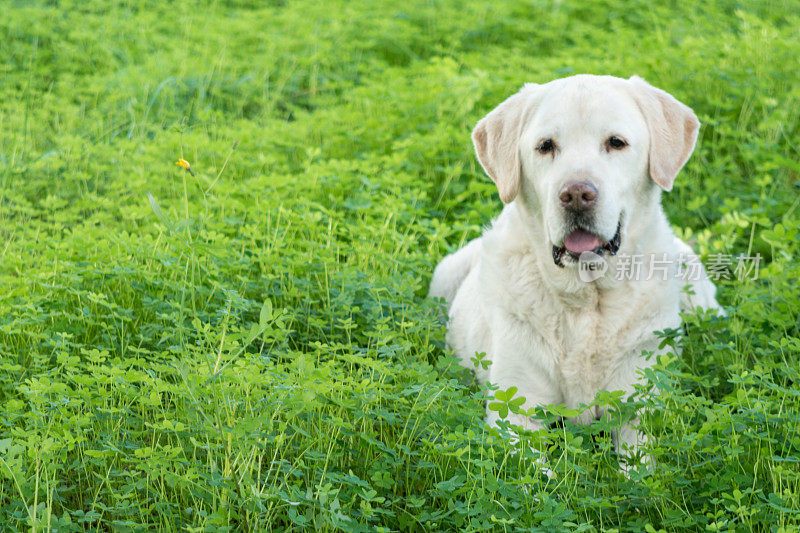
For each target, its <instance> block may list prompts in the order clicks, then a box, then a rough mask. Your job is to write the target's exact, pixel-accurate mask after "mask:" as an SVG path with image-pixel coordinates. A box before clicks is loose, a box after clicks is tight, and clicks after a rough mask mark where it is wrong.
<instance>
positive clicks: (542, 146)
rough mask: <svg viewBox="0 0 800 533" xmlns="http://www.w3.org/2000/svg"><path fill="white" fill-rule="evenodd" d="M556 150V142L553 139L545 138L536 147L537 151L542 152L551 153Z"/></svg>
mask: <svg viewBox="0 0 800 533" xmlns="http://www.w3.org/2000/svg"><path fill="white" fill-rule="evenodd" d="M555 150H556V143H554V142H553V139H545V140H543V141H542V142H540V143H539V146H537V147H536V151H537V152H539V153H540V154H549V153H552V152H555Z"/></svg>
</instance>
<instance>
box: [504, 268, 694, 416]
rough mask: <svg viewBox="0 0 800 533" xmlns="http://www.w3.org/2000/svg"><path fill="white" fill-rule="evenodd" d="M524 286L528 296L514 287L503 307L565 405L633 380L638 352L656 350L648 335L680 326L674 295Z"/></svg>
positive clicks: (642, 289)
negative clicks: (518, 323)
mask: <svg viewBox="0 0 800 533" xmlns="http://www.w3.org/2000/svg"><path fill="white" fill-rule="evenodd" d="M510 279H511V278H506V280H507V281H510ZM527 283H528V287H527V289H528V290H519V287H514V288H513V289H512V290H513V291H514V294H515V295H516V298H513V299H508V300H506V302H507V303H509V304H510V306H511V307H510V309H511V310H512V312H513V314H515V315H516V316H517V319H519V320H522V321H523V322H524V323H525V324H526V327H527V328H529V331H530V333H531V337H532V338H533V339H534V340H535V342H533V343H532V345H531V350H532V351H533V350H535V351H536V353H531V354H530V356H531V357H532V358H536V359H539V360H544V361H546V363H547V364H546V366H547V367H548V368H550V369H551V372H552V375H551V377H552V379H553V380H554V381H555V382H557V383H558V384H559V385H560V389H561V391H562V394H563V395H564V398H565V401H566V403H568V404H574V405H577V404H578V403H589V402H591V400H592V399H593V398H594V395H595V393H596V392H597V391H598V390H601V389H605V390H616V389H617V388H618V385H619V383H620V379H618V378H619V377H620V374H624V375H625V376H624V377H625V379H623V380H622V381H623V382H625V381H629V380H630V379H631V378H635V371H633V370H631V367H639V366H641V365H642V364H643V363H644V362H645V361H644V359H643V358H642V357H641V354H642V351H643V350H648V351H650V350H655V349H656V348H657V346H658V339H657V337H656V335H655V334H654V333H653V332H654V331H656V330H662V329H664V328H667V327H676V326H677V325H678V324H679V322H680V317H679V313H678V293H677V291H665V290H663V287H661V288H660V290H656V289H655V288H653V287H650V286H648V285H647V284H640V285H632V286H629V287H626V288H624V289H623V290H619V291H611V292H602V291H599V290H597V289H596V288H594V287H592V286H587V287H586V288H585V289H584V290H581V291H577V292H575V293H572V294H570V295H559V294H557V293H554V292H553V291H550V290H548V288H547V287H546V286H545V284H544V283H542V282H541V281H540V280H539V281H537V280H533V279H528V281H527ZM509 285H511V286H513V285H514V283H513V282H512V283H510V284H509ZM673 292H674V293H675V294H672V293H673Z"/></svg>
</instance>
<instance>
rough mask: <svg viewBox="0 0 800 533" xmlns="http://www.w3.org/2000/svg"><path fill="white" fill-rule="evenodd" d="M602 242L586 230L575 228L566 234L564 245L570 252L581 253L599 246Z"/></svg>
mask: <svg viewBox="0 0 800 533" xmlns="http://www.w3.org/2000/svg"><path fill="white" fill-rule="evenodd" d="M601 244H602V243H601V242H600V238H599V237H598V236H597V235H592V234H591V233H589V232H588V231H583V230H582V229H577V230H575V231H573V232H572V233H570V234H569V235H567V239H566V240H565V241H564V247H565V248H566V249H567V250H569V251H570V252H572V253H575V254H582V253H583V252H589V251H591V250H594V249H595V248H597V247H599V246H600V245H601Z"/></svg>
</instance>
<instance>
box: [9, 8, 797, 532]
mask: <svg viewBox="0 0 800 533" xmlns="http://www.w3.org/2000/svg"><path fill="white" fill-rule="evenodd" d="M2 11H3V15H2V16H0V400H1V401H0V525H2V529H4V530H40V529H50V528H52V529H53V530H58V531H72V530H75V531H84V530H88V529H91V530H102V531H106V530H144V529H160V530H186V531H190V530H191V531H195V530H207V531H229V530H261V529H267V528H274V529H281V530H290V529H295V530H309V529H314V530H320V531H325V530H347V531H372V530H378V529H383V530H415V531H436V530H452V529H455V528H461V529H468V530H493V531H495V530H505V531H517V530H542V531H558V530H564V531H566V530H570V531H571V530H579V531H600V530H613V529H617V530H620V531H622V530H625V531H641V530H645V529H646V530H647V531H657V530H660V529H662V528H663V529H665V530H679V529H694V530H707V531H775V532H777V531H796V530H797V527H798V524H800V431H798V428H799V427H800V392H798V391H799V390H800V389H799V388H798V387H799V386H800V361H798V356H799V355H800V322H799V321H798V315H799V314H800V301H799V300H798V296H797V286H798V278H799V277H800V267H799V266H798V263H797V257H798V254H799V253H800V248H798V235H797V230H798V223H800V212H798V209H797V205H798V203H800V195H798V193H800V178H799V177H798V172H799V171H800V164H798V162H797V161H798V149H799V147H800V130H799V129H798V123H799V122H800V83H798V77H797V57H798V55H800V41H798V40H797V28H798V26H799V25H800V17H799V16H798V14H799V13H800V4H798V3H797V2H796V1H787V2H774V3H766V2H765V3H746V2H734V1H727V0H725V1H723V0H710V1H709V2H697V3H694V4H687V3H682V2H665V3H658V4H657V5H656V4H652V3H650V2H645V1H644V0H632V1H628V2H624V3H623V2H612V1H608V0H600V1H597V2H581V1H577V0H564V1H551V0H537V1H535V2H530V1H526V2H516V1H514V2H502V3H501V2H491V3H490V2H469V3H466V4H465V3H463V2H461V1H458V0H435V1H429V2H419V1H416V0H407V1H405V2H391V3H390V2H367V1H365V0H351V1H347V2H344V1H337V2H333V1H331V2H325V5H322V4H321V3H312V2H307V3H304V2H298V3H294V2H281V1H273V2H258V1H245V0H242V1H234V0H227V1H225V0H220V1H217V2H209V3H196V4H193V3H189V2H176V3H172V2H154V1H153V2H134V1H129V2H128V1H117V2H111V1H100V0H93V1H85V2H82V1H78V0H74V1H69V0H65V1H49V2H48V1H43V0H42V1H30V2H28V1H21V0H17V1H10V2H6V3H5V5H4V6H3V10H2ZM580 72H590V73H603V74H613V75H619V76H625V77H627V76H630V75H632V74H639V75H641V76H643V77H645V78H646V79H647V80H648V81H650V82H651V83H653V84H655V85H656V86H658V87H661V88H663V89H665V90H667V91H669V92H671V93H673V94H674V95H676V96H677V97H678V98H679V99H681V100H682V101H684V102H686V103H687V104H689V105H690V106H691V107H693V108H694V109H695V110H696V112H697V114H698V116H699V117H700V119H701V121H702V122H703V127H702V129H701V133H700V141H699V146H698V149H697V151H696V152H695V154H694V156H693V157H692V159H691V160H690V162H689V164H688V166H687V167H686V169H685V170H684V171H683V172H682V173H681V175H680V176H679V177H678V180H677V184H676V187H675V190H674V191H673V192H672V193H670V194H668V195H665V198H664V203H665V207H666V209H667V211H668V213H669V215H670V217H671V221H672V223H673V224H674V226H675V227H676V229H677V230H678V231H679V232H680V233H681V235H683V236H685V237H687V238H692V239H693V240H694V242H695V247H696V249H698V250H699V251H701V252H702V254H703V256H704V257H706V258H708V257H709V256H711V255H712V254H716V253H733V254H739V253H749V254H750V255H754V254H755V253H760V254H761V255H762V256H763V258H764V261H763V263H762V265H761V269H760V272H759V279H758V280H757V281H743V282H740V281H737V280H735V279H732V280H722V281H720V282H719V283H718V284H719V285H720V292H719V298H720V300H721V302H722V303H723V304H724V305H725V306H726V308H727V310H728V314H729V318H728V319H726V320H725V321H723V322H721V323H720V322H718V321H716V320H715V319H712V318H709V317H687V326H686V334H685V337H684V339H683V341H682V342H683V343H684V351H683V354H682V355H681V356H679V357H675V356H673V357H666V358H664V359H663V360H662V361H661V362H660V364H659V365H658V366H657V367H656V368H655V369H654V370H653V371H652V372H650V373H649V375H648V377H649V384H650V385H655V386H657V387H658V388H659V390H660V393H659V394H653V393H650V392H647V390H642V394H641V395H639V396H638V397H637V398H636V399H634V400H633V401H631V402H628V403H627V404H625V405H620V406H618V407H619V413H620V415H619V416H622V417H624V416H630V414H631V412H632V409H633V408H634V407H636V406H641V407H643V408H644V409H645V412H646V415H645V416H644V421H643V427H644V430H645V431H646V432H647V433H648V434H649V435H651V445H650V446H649V453H650V455H651V456H652V457H653V464H652V467H651V469H650V470H649V471H645V470H641V471H639V472H636V473H633V474H632V476H631V477H630V478H626V477H625V476H623V475H622V474H620V472H619V469H618V467H617V458H616V456H615V454H614V453H613V451H612V447H611V444H610V441H609V439H608V436H607V433H606V432H605V431H604V430H606V429H608V427H605V426H604V425H603V424H596V425H594V426H592V427H589V428H586V427H574V426H572V425H569V424H567V425H566V426H561V427H556V428H554V429H552V430H550V431H544V432H541V433H539V434H536V435H525V436H524V437H523V439H522V442H521V443H519V444H516V445H515V444H514V443H513V440H511V439H510V438H509V437H508V435H507V434H506V432H505V431H498V430H496V429H490V428H487V427H485V426H484V424H483V422H482V419H483V394H484V393H483V392H482V391H481V390H480V389H479V388H478V387H477V385H476V384H475V383H474V380H473V378H472V376H471V375H470V374H469V373H468V372H465V371H462V370H460V369H459V368H458V367H457V365H456V364H455V363H454V360H453V359H452V356H451V354H449V353H448V352H447V351H446V350H445V347H444V343H443V337H444V327H443V325H442V324H441V323H440V321H439V319H438V316H437V308H436V306H435V305H434V304H433V303H431V302H429V301H426V300H425V299H424V296H425V293H426V289H427V284H428V282H429V279H430V275H431V272H432V270H433V267H434V265H435V264H436V262H437V261H438V259H439V258H441V257H442V256H443V255H444V254H446V253H448V252H449V251H452V250H454V249H456V248H457V247H459V246H460V245H461V244H463V243H464V242H465V241H466V240H467V239H470V238H472V237H474V236H476V235H478V234H479V233H480V231H481V227H482V226H483V225H484V224H486V223H487V222H488V221H489V220H490V218H491V217H492V216H493V215H494V214H496V213H498V212H499V209H500V202H499V200H498V198H497V195H496V192H495V190H494V188H493V185H492V184H491V181H490V180H489V179H488V178H486V177H485V176H484V175H483V173H482V171H481V170H480V168H479V166H478V165H477V163H476V161H475V158H474V156H473V154H472V146H471V143H470V140H469V131H470V129H471V127H472V126H473V125H474V123H475V122H476V121H477V120H478V119H479V118H480V117H482V116H483V115H484V114H485V113H487V112H488V111H489V110H490V109H491V108H492V107H493V106H494V105H495V104H497V103H498V102H499V101H501V100H502V99H503V98H504V97H505V96H507V95H508V94H510V93H512V92H513V91H515V90H517V88H518V87H519V86H520V85H521V84H522V83H523V82H525V81H535V82H544V81H548V80H550V79H553V78H555V77H560V76H565V75H569V74H572V73H580ZM179 157H180V158H185V159H187V160H188V161H190V162H191V164H192V167H193V169H194V170H195V171H196V177H193V176H191V175H190V174H189V173H187V172H184V171H183V170H182V169H181V168H179V167H178V166H176V165H175V164H174V163H175V161H176V160H177V159H178V158H179ZM148 193H149V194H150V195H151V197H152V200H150V199H149V198H148ZM677 333H678V332H664V335H665V342H668V343H669V342H673V343H674V342H676V335H677ZM598 401H601V402H614V401H615V400H614V399H613V398H608V397H606V398H600V399H599V400H598ZM554 411H557V410H554ZM554 411H551V412H548V413H543V416H545V417H549V419H551V420H552V419H554V418H555V416H556V414H557V413H556V412H554ZM531 443H535V444H536V445H537V446H539V447H540V448H544V449H547V453H548V456H549V458H550V463H551V466H552V468H553V470H554V472H555V476H554V477H553V478H551V479H548V478H545V477H543V476H541V475H539V474H537V471H536V468H535V465H534V459H535V455H534V453H533V452H531V451H530V449H529V446H528V445H529V444H531Z"/></svg>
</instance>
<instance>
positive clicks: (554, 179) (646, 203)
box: [430, 76, 719, 446]
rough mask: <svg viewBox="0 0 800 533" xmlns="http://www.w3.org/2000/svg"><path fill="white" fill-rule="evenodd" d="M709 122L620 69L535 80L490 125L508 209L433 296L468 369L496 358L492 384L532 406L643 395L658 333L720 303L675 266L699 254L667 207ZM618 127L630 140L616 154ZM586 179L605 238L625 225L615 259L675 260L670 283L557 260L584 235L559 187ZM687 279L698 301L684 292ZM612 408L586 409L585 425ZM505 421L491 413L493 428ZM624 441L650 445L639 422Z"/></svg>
mask: <svg viewBox="0 0 800 533" xmlns="http://www.w3.org/2000/svg"><path fill="white" fill-rule="evenodd" d="M659 105H660V106H662V107H658V106H659ZM698 126H699V123H698V122H697V119H696V117H695V116H694V113H692V112H691V110H690V109H689V108H688V107H686V106H684V105H683V104H680V103H679V102H678V101H677V100H675V99H674V98H672V97H671V96H669V95H668V94H667V93H664V92H663V91H660V90H658V89H655V88H654V87H651V86H650V85H648V84H647V83H646V82H644V81H643V80H641V79H639V78H632V79H631V80H624V79H619V78H612V77H609V76H602V77H601V76H574V77H571V78H565V79H561V80H556V81H553V82H550V83H548V84H545V85H532V84H528V85H526V86H525V87H524V88H523V89H522V91H520V93H517V94H516V95H514V96H512V97H511V98H509V99H508V100H506V102H504V103H503V104H501V106H500V107H498V109H497V110H495V111H493V112H492V113H490V114H489V115H488V116H487V117H486V118H485V119H483V120H482V121H480V122H479V123H478V126H477V127H476V131H475V132H474V133H473V140H474V142H475V144H476V151H477V153H478V157H479V160H480V162H481V164H482V165H483V166H484V168H485V169H487V173H489V174H490V176H491V177H492V179H493V180H494V181H495V183H497V184H498V189H499V190H500V193H501V196H502V198H503V200H504V202H506V203H507V205H506V206H505V208H504V209H503V211H502V212H501V213H500V215H499V216H498V217H497V218H496V219H495V220H494V221H493V222H492V224H491V226H490V227H489V228H487V229H486V231H485V232H484V233H483V235H482V236H481V237H479V238H477V239H475V240H473V241H471V242H470V243H469V244H467V245H466V246H465V247H464V248H462V249H460V250H458V251H457V252H455V253H453V254H451V255H449V256H447V257H445V258H444V259H443V260H442V261H441V263H440V264H439V265H438V266H437V268H436V270H435V272H434V275H433V280H432V281H431V287H430V295H431V296H434V297H442V298H444V299H445V300H446V302H447V304H448V317H449V328H448V332H447V342H448V344H449V346H450V347H452V349H453V350H455V353H456V354H457V356H458V357H459V358H460V359H461V363H462V364H463V365H464V366H466V367H467V368H470V369H474V365H473V363H472V361H471V360H470V359H471V358H472V357H474V355H475V354H476V353H480V352H485V353H486V354H487V357H486V358H487V359H488V360H490V361H491V362H492V364H491V365H490V366H489V368H488V369H486V370H484V369H482V368H481V369H477V376H478V378H479V380H480V381H481V382H486V381H489V382H491V383H493V384H496V385H498V386H499V387H500V388H501V389H507V388H509V387H511V386H516V387H518V388H519V393H518V394H519V395H521V396H524V397H525V398H526V401H525V404H523V408H526V409H527V408H529V407H531V406H533V405H537V404H538V405H547V404H564V405H566V406H567V407H570V408H576V407H578V406H579V405H580V404H589V403H591V402H592V400H593V399H594V397H595V394H596V393H597V391H598V390H607V391H616V390H622V391H624V392H625V393H626V394H629V393H630V392H632V390H633V386H634V384H635V383H636V382H637V380H638V379H640V376H639V374H638V373H639V371H640V370H641V369H642V368H643V367H646V366H648V365H650V364H652V363H653V359H654V358H650V359H646V358H645V357H643V356H642V353H643V351H647V352H655V353H658V352H659V350H658V344H659V340H658V338H657V336H656V335H655V334H654V332H655V331H659V330H664V329H665V328H676V327H678V326H679V325H680V323H681V319H680V314H679V313H680V311H681V309H682V308H686V307H688V306H692V307H694V306H699V307H703V308H719V306H718V304H717V302H716V301H715V299H714V292H715V288H714V285H713V284H712V283H711V281H709V280H708V278H707V277H706V275H705V271H702V276H701V278H700V279H696V280H693V281H692V280H690V281H687V280H686V279H684V278H682V277H681V276H680V275H676V274H675V271H674V269H675V268H676V266H675V265H676V263H677V260H678V259H679V258H680V257H683V258H686V257H687V255H690V256H692V258H694V259H696V257H695V256H694V254H693V252H692V251H691V248H689V246H687V245H686V244H685V243H683V242H682V241H680V240H679V239H677V238H676V237H675V236H674V234H673V232H672V230H671V228H670V226H669V223H668V221H667V218H666V216H665V215H664V212H663V210H662V208H661V204H660V197H661V189H662V188H663V189H669V188H670V187H671V186H672V180H674V177H675V174H677V172H678V171H679V170H680V168H681V167H682V166H683V164H684V163H685V161H686V159H687V158H688V156H689V154H690V153H691V151H692V149H693V148H694V142H695V139H696V135H697V127H698ZM653 132H658V133H657V134H654V133H653ZM610 135H619V136H623V137H624V138H625V139H626V140H627V141H628V143H629V146H627V147H626V148H625V149H624V150H620V151H609V150H608V149H607V148H606V145H605V144H604V143H605V141H606V139H608V137H609V136H610ZM545 138H552V139H554V140H555V142H556V144H557V146H558V150H557V151H556V152H555V154H554V155H552V156H551V155H543V154H541V153H539V152H538V151H537V150H536V146H537V145H539V143H540V142H541V140H542V139H545ZM493 142H494V143H495V144H494V145H492V146H487V145H486V144H487V143H493ZM664 143H667V144H668V145H667V146H665V145H664ZM678 145H680V146H678ZM515 161H518V163H515ZM516 165H518V166H516ZM575 179H578V180H588V181H591V182H592V183H593V184H594V185H595V186H596V187H597V189H598V190H599V197H598V200H597V206H596V211H597V216H596V218H595V225H594V227H593V228H592V229H593V232H595V233H596V234H597V235H599V236H601V237H603V238H604V239H605V240H610V239H611V238H612V237H613V235H614V233H615V231H616V228H617V224H618V222H619V221H620V220H622V231H621V235H622V241H621V248H620V251H619V255H618V256H616V257H607V258H606V259H607V262H608V263H609V265H610V266H611V268H612V269H613V268H614V267H615V266H616V264H617V263H616V262H617V261H618V260H620V257H621V256H623V255H626V254H641V255H642V256H645V257H648V256H652V254H656V255H657V256H659V257H660V256H662V255H663V254H667V256H668V257H669V258H670V259H671V260H672V266H671V267H670V268H672V269H673V270H671V272H670V274H671V275H670V276H669V279H668V280H667V281H663V280H662V279H661V278H660V277H659V276H654V277H653V278H652V279H650V280H648V279H646V276H643V277H642V278H641V279H639V280H616V279H613V277H610V276H606V277H603V278H601V279H599V280H597V281H595V282H590V283H587V282H584V281H581V279H580V278H579V276H578V270H577V266H576V263H575V262H574V261H568V262H567V263H566V264H565V265H564V266H563V267H560V266H557V265H556V264H555V263H554V261H553V257H552V249H553V245H554V244H558V245H560V244H562V243H563V242H564V239H565V237H566V234H567V233H568V231H570V229H569V227H568V224H567V222H566V219H565V217H566V215H565V213H564V210H563V209H562V208H561V207H560V204H559V202H558V196H557V195H558V191H559V189H560V187H561V186H562V185H563V184H564V183H565V182H566V181H568V180H575ZM656 183H657V184H658V185H656ZM621 216H622V217H623V218H622V219H620V217H621ZM687 282H688V283H690V284H691V285H692V289H693V290H694V293H695V294H694V296H691V297H689V296H686V295H685V294H682V293H683V291H682V289H683V288H684V286H685V285H686V284H687ZM601 415H602V413H600V412H591V413H586V414H585V415H584V417H583V418H582V419H581V420H578V422H582V423H588V422H590V421H591V420H592V419H593V418H594V417H599V416H601ZM509 417H510V419H511V422H512V423H515V424H519V425H522V426H526V427H529V428H536V426H537V423H536V422H535V421H534V420H531V419H529V418H527V417H523V416H520V415H514V414H511V415H509ZM496 421H497V413H496V412H495V411H491V410H488V409H487V422H489V423H495V422H496ZM617 439H618V440H617V442H618V443H626V444H628V445H630V446H635V445H636V444H637V443H640V442H641V436H640V435H639V434H638V432H637V431H636V430H635V429H634V428H633V427H623V428H620V430H619V432H618V435H617Z"/></svg>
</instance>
